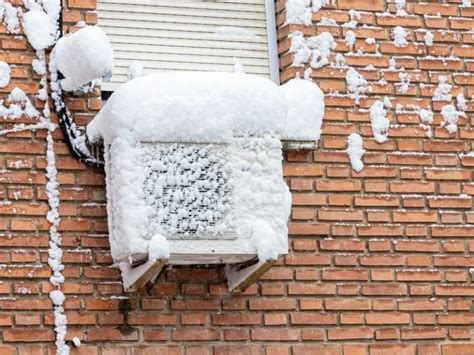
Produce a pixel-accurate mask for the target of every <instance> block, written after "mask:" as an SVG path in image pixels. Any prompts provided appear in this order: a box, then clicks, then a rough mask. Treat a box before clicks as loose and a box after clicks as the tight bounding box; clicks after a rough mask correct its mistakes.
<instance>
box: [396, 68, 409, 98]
mask: <svg viewBox="0 0 474 355" xmlns="http://www.w3.org/2000/svg"><path fill="white" fill-rule="evenodd" d="M398 77H399V78H400V81H401V84H398V86H399V87H400V93H402V94H406V93H407V92H408V89H409V88H410V75H409V74H408V73H405V72H400V73H399V74H398Z"/></svg>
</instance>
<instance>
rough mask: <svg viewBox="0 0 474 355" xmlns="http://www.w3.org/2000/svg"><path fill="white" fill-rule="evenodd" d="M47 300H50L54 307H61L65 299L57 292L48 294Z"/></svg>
mask: <svg viewBox="0 0 474 355" xmlns="http://www.w3.org/2000/svg"><path fill="white" fill-rule="evenodd" d="M49 298H50V299H51V302H53V305H55V306H62V305H63V304H64V301H65V299H66V297H65V296H64V293H62V292H61V291H59V290H54V291H51V292H50V293H49Z"/></svg>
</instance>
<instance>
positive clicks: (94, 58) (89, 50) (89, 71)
mask: <svg viewBox="0 0 474 355" xmlns="http://www.w3.org/2000/svg"><path fill="white" fill-rule="evenodd" d="M54 52H55V53H54V54H53V55H54V56H55V57H56V61H57V69H58V70H59V71H60V72H61V73H62V74H63V75H64V79H63V80H61V86H62V88H63V89H64V90H65V91H73V90H77V89H78V88H79V87H81V86H82V85H85V84H87V83H89V82H90V81H92V80H94V79H97V78H100V77H104V78H105V79H109V78H111V77H112V69H113V51H112V46H111V45H110V42H109V40H108V39H107V36H106V35H105V33H104V32H103V31H102V30H101V29H100V28H99V27H96V26H88V27H84V28H82V29H80V30H79V31H77V32H76V33H74V34H72V35H70V36H67V37H62V38H61V39H60V40H59V41H58V43H57V44H56V46H55V47H54Z"/></svg>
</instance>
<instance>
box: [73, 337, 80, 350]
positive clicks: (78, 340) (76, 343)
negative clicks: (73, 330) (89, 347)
mask: <svg viewBox="0 0 474 355" xmlns="http://www.w3.org/2000/svg"><path fill="white" fill-rule="evenodd" d="M72 343H73V344H74V346H75V347H76V348H79V347H80V346H81V340H80V339H79V338H78V337H74V338H72Z"/></svg>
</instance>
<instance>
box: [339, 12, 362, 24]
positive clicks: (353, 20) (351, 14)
mask: <svg viewBox="0 0 474 355" xmlns="http://www.w3.org/2000/svg"><path fill="white" fill-rule="evenodd" d="M348 13H349V18H350V21H349V22H346V23H345V24H343V25H342V27H346V28H356V27H357V22H358V21H359V20H360V19H361V18H362V16H361V14H360V12H358V11H356V10H354V9H351V10H349V11H348Z"/></svg>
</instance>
